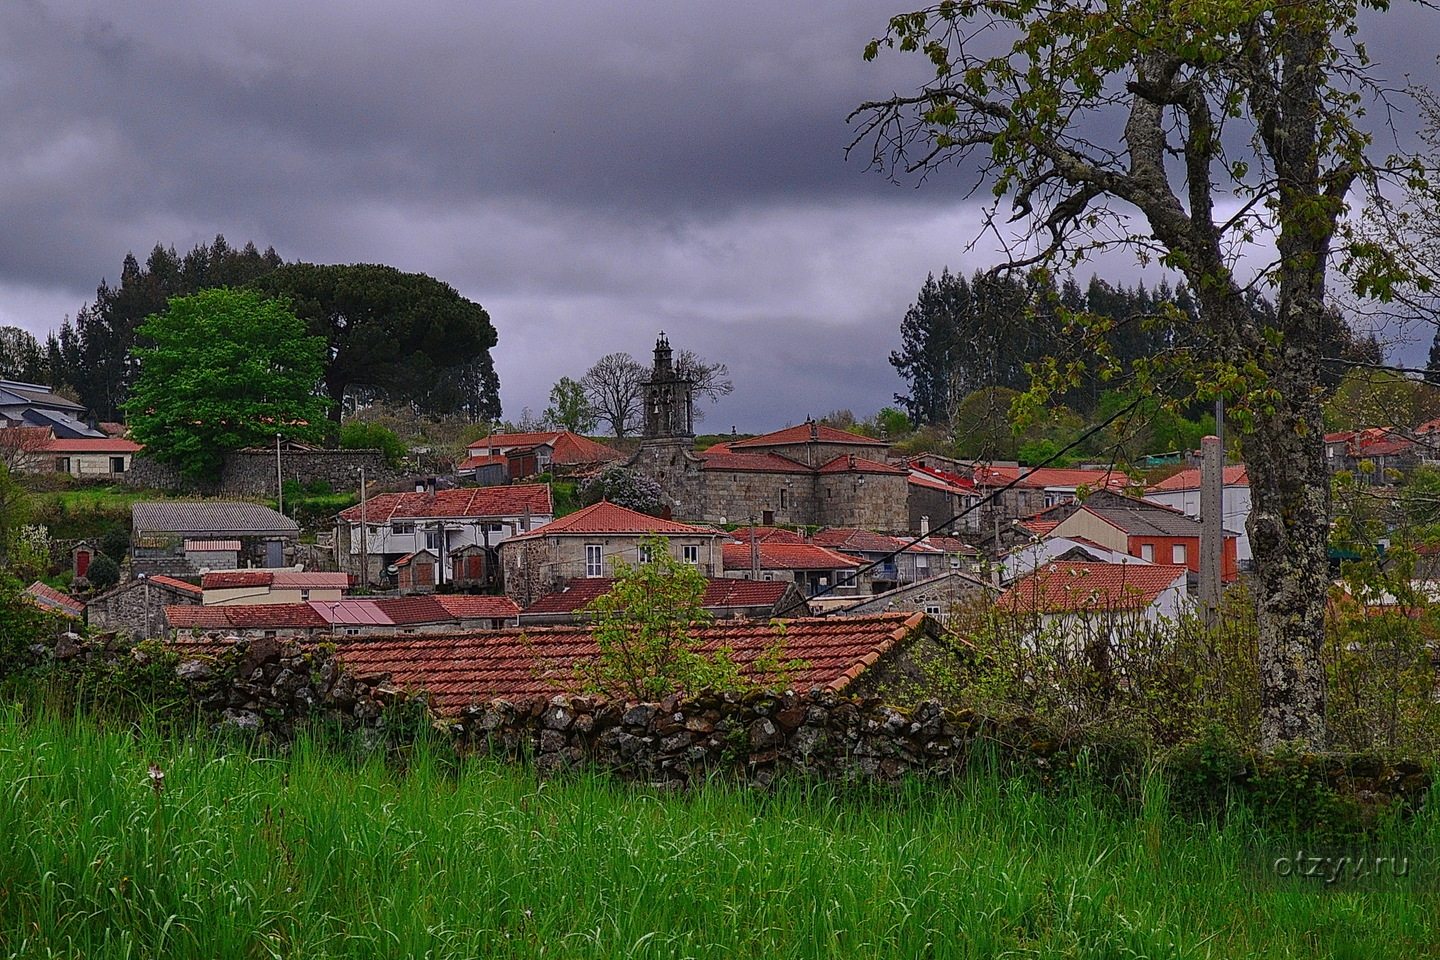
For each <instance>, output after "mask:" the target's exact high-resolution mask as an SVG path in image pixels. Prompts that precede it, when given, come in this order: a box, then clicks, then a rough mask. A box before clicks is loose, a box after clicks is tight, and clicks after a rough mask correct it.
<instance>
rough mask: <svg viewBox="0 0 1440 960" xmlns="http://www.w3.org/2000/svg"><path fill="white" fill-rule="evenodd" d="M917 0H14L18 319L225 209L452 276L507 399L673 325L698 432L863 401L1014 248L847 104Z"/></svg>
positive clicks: (4, 133)
mask: <svg viewBox="0 0 1440 960" xmlns="http://www.w3.org/2000/svg"><path fill="white" fill-rule="evenodd" d="M899 9H900V8H899V7H896V8H894V9H892V8H891V7H890V6H889V5H887V4H884V3H881V4H876V3H873V2H860V0H831V2H828V3H824V4H820V3H814V2H796V3H788V4H787V3H774V2H752V0H731V2H727V3H722V4H699V3H693V2H669V3H660V2H635V0H593V2H587V3H584V4H578V3H571V2H565V0H560V2H554V3H546V4H539V3H533V2H513V0H490V2H481V3H476V2H474V0H412V2H410V3H405V4H400V3H395V2H393V0H347V2H344V3H341V2H338V0H299V2H297V0H284V2H281V0H247V2H239V3H237V2H230V3H214V2H202V0H143V2H142V0H103V2H95V0H3V3H0V224H3V225H4V229H3V230H0V324H9V325H14V326H19V327H23V328H25V329H27V330H30V331H31V332H33V333H35V334H36V335H37V336H42V337H43V335H44V334H46V333H47V332H49V331H50V330H53V329H54V328H56V327H58V325H59V323H60V322H61V320H62V319H63V318H64V317H65V316H67V315H73V314H74V313H75V311H76V310H77V309H79V308H80V307H81V306H82V305H83V304H84V303H86V302H87V301H89V300H91V299H93V297H94V291H95V287H96V285H97V284H98V283H99V282H100V280H101V279H102V278H107V279H109V280H110V281H112V282H113V281H115V280H116V279H117V277H118V274H119V269H120V263H121V261H122V259H123V258H124V256H125V254H126V253H127V252H130V251H133V252H135V253H136V255H137V256H138V257H139V258H140V259H141V260H142V261H143V260H144V258H145V255H146V253H147V252H148V251H149V250H150V248H151V247H153V246H154V245H155V243H157V242H160V243H163V244H165V245H167V246H171V245H173V246H174V247H175V248H176V249H177V250H178V251H180V252H181V253H184V252H185V251H186V250H188V249H189V248H191V247H192V246H194V245H195V244H197V243H201V242H208V241H209V240H211V239H212V238H213V237H214V236H215V235H216V234H223V235H224V236H225V237H226V239H227V240H229V241H230V242H231V244H232V245H236V246H239V245H241V244H243V243H245V242H246V241H254V242H255V243H256V244H257V245H258V246H259V247H261V248H262V249H263V248H265V247H266V246H273V247H274V248H275V249H276V251H277V252H278V253H279V254H280V255H281V256H282V257H283V258H285V259H286V260H305V261H309V262H315V263H359V262H366V263H386V264H390V265H393V266H395V267H398V268H400V269H403V270H409V271H418V272H423V273H428V274H430V275H432V276H434V277H437V278H439V279H441V280H444V281H446V282H447V283H449V284H451V285H452V286H454V287H455V288H456V289H457V290H459V291H460V293H461V294H463V295H464V296H466V297H469V298H470V299H472V300H475V301H476V302H478V303H480V304H481V305H483V306H484V307H485V308H486V310H487V311H488V312H489V313H490V316H491V318H492V320H493V322H494V324H495V327H496V329H497V331H498V334H499V345H498V346H497V347H496V349H495V351H494V358H495V363H496V367H497V370H498V372H499V375H500V383H501V400H502V403H503V405H504V409H505V415H506V416H507V417H508V418H512V419H514V418H517V417H518V416H519V415H520V413H521V411H522V409H523V408H525V407H530V408H532V409H533V410H535V411H537V412H538V411H539V410H541V409H542V408H543V407H544V406H545V404H546V398H547V394H548V392H549V389H550V386H551V384H552V383H554V381H555V380H557V379H558V378H559V377H561V376H571V377H575V378H579V377H580V376H581V375H582V374H583V373H584V372H585V370H586V369H587V368H588V367H589V365H590V364H591V363H593V362H594V361H595V360H596V359H598V358H599V357H600V356H602V355H604V354H606V353H611V352H615V351H623V352H626V353H630V354H632V355H634V356H635V357H636V358H638V359H640V360H642V362H647V363H648V360H649V354H650V350H651V349H652V348H653V346H654V342H655V338H656V335H657V334H658V333H659V332H661V331H664V332H665V333H666V334H667V335H668V337H669V339H670V342H671V343H672V345H673V346H675V347H676V348H677V349H684V348H688V349H692V350H695V351H696V352H697V353H699V354H700V355H701V356H702V357H704V358H706V359H707V360H709V361H712V362H723V363H725V364H727V365H728V366H729V369H730V373H731V377H732V379H733V381H734V384H735V391H734V393H733V394H732V395H731V396H729V397H726V398H724V399H722V400H720V401H719V402H718V403H715V404H713V405H709V404H706V405H703V412H704V413H705V415H706V416H705V419H704V421H703V422H702V424H701V429H702V430H705V431H712V432H726V431H729V430H730V429H731V428H732V427H735V428H738V429H739V430H740V431H742V432H758V431H762V430H769V429H775V428H779V427H783V426H785V425H787V424H791V423H799V422H801V421H803V420H805V419H806V418H807V417H811V416H814V417H819V416H823V415H825V414H827V413H829V412H831V411H835V410H840V409H849V410H851V411H853V412H854V413H855V414H856V415H857V416H860V417H864V416H867V415H869V414H872V413H874V412H875V411H876V410H878V409H879V408H880V407H882V406H885V405H887V404H890V403H892V402H893V395H894V394H895V393H896V392H898V391H903V384H902V382H901V381H900V380H899V379H898V377H897V376H896V374H895V371H894V370H893V368H892V367H891V366H890V364H889V362H888V357H889V353H890V351H891V350H893V349H896V348H897V347H898V346H899V324H900V320H901V318H902V316H903V315H904V312H905V310H906V307H907V306H908V305H909V304H910V303H911V302H913V300H914V298H915V295H916V293H917V291H918V290H919V288H920V286H921V284H922V283H923V282H924V280H925V277H926V275H927V274H928V273H931V272H934V273H939V271H940V270H941V269H943V268H946V267H948V268H949V269H951V270H952V271H961V272H965V273H969V272H971V271H973V270H975V269H978V268H983V267H989V266H991V265H993V264H994V263H996V262H998V259H999V255H998V253H997V252H996V251H995V250H994V249H992V248H989V247H987V246H985V245H983V244H979V245H972V243H971V241H972V240H974V239H975V237H976V235H977V232H978V228H979V224H980V216H981V204H982V203H983V200H984V197H983V195H982V196H980V197H976V196H974V195H972V194H971V193H970V192H969V190H968V182H967V181H965V180H964V179H963V177H962V176H960V175H959V173H958V172H955V173H947V174H945V175H942V176H938V177H936V178H933V179H932V180H930V181H929V182H927V183H925V184H923V185H920V186H918V187H917V186H916V185H915V184H914V183H903V184H898V185H897V184H894V183H891V182H889V181H888V180H887V179H886V178H885V177H883V176H881V175H879V174H878V173H876V172H874V171H869V170H867V169H866V166H865V164H864V162H863V158H857V159H851V160H848V161H847V160H846V158H845V155H844V151H845V146H846V145H847V143H849V141H850V138H851V128H850V127H848V126H847V125H846V122H845V118H846V115H847V114H848V113H849V112H850V111H851V110H852V109H853V108H854V107H855V106H856V105H857V104H859V103H860V102H862V101H864V100H867V99H875V98H879V97H884V96H886V95H888V94H890V93H892V92H897V91H898V92H910V91H911V90H913V89H914V88H915V87H916V86H917V85H918V84H919V83H921V82H923V80H924V79H925V75H926V73H927V68H926V65H925V63H924V62H923V61H922V60H920V59H919V58H917V57H913V56H911V57H902V56H898V55H892V56H882V57H881V58H880V59H879V60H878V61H877V62H873V63H866V62H864V61H863V59H862V57H861V51H862V49H863V47H864V45H865V43H866V42H867V41H868V40H870V39H871V38H872V37H874V36H876V35H878V34H879V33H880V32H882V31H883V29H884V26H885V20H886V17H887V16H888V14H890V13H893V12H897V11H898V10H899ZM1365 27H1366V31H1365V36H1366V39H1367V44H1368V47H1369V51H1370V54H1371V56H1372V58H1373V59H1374V60H1375V61H1376V71H1377V73H1378V74H1379V75H1380V76H1383V77H1386V78H1389V79H1391V80H1392V81H1394V82H1395V83H1397V84H1398V83H1400V82H1402V80H1403V77H1404V76H1405V75H1406V74H1408V75H1410V77H1411V79H1415V80H1422V81H1426V80H1429V79H1431V78H1432V77H1434V75H1435V73H1436V68H1435V44H1434V42H1433V38H1434V37H1436V36H1440V13H1433V12H1427V11H1424V10H1422V9H1420V8H1419V7H1418V6H1413V5H1412V6H1403V7H1397V8H1396V10H1394V11H1392V12H1391V13H1390V14H1387V15H1386V16H1384V17H1372V18H1370V20H1369V21H1368V22H1367V23H1366V25H1365ZM1396 123H1397V129H1399V130H1401V132H1402V134H1408V131H1409V129H1410V128H1412V127H1413V126H1414V125H1415V124H1414V118H1413V117H1410V116H1405V115H1401V116H1399V117H1397V119H1396ZM1094 269H1095V271H1097V272H1099V273H1100V274H1101V275H1102V276H1105V277H1107V278H1110V279H1112V280H1115V281H1121V282H1134V281H1135V280H1138V279H1142V278H1144V279H1147V280H1149V281H1150V282H1153V281H1154V280H1156V279H1159V275H1158V274H1154V273H1153V272H1152V273H1151V274H1148V275H1147V274H1144V273H1141V272H1139V271H1138V270H1137V268H1136V267H1135V266H1134V265H1133V264H1132V263H1131V262H1130V260H1129V259H1128V258H1119V259H1115V260H1113V261H1107V262H1105V263H1103V264H1095V265H1094ZM1088 275H1089V272H1088V271H1087V272H1085V273H1084V274H1083V276H1082V277H1081V279H1082V280H1083V279H1088ZM1424 339H1425V342H1426V344H1427V345H1428V334H1427V335H1426V336H1425V338H1424Z"/></svg>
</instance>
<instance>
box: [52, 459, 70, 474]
mask: <svg viewBox="0 0 1440 960" xmlns="http://www.w3.org/2000/svg"><path fill="white" fill-rule="evenodd" d="M55 472H56V473H69V472H70V458H69V457H56V458H55Z"/></svg>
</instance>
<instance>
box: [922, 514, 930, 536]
mask: <svg viewBox="0 0 1440 960" xmlns="http://www.w3.org/2000/svg"><path fill="white" fill-rule="evenodd" d="M928 536H930V518H929V517H921V518H920V539H922V540H923V539H925V538H926V537H928Z"/></svg>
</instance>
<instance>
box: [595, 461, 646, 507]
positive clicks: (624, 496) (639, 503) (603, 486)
mask: <svg viewBox="0 0 1440 960" xmlns="http://www.w3.org/2000/svg"><path fill="white" fill-rule="evenodd" d="M601 500H609V501H610V502H611V503H614V504H618V505H619V506H622V507H625V508H626V509H628V510H637V511H639V512H640V513H648V514H651V515H654V514H657V513H659V512H660V505H661V504H660V500H661V492H660V484H659V483H657V482H656V481H655V480H654V479H652V478H651V477H648V476H646V475H645V474H643V473H637V472H636V471H634V470H631V469H630V468H628V467H626V466H623V465H621V464H613V465H611V466H608V467H606V468H605V469H604V470H601V471H600V472H599V473H597V474H595V475H594V476H593V477H591V478H590V479H589V480H587V481H585V483H584V485H583V486H581V488H580V503H581V505H582V506H586V507H588V506H590V505H591V504H593V503H599V502H600V501H601Z"/></svg>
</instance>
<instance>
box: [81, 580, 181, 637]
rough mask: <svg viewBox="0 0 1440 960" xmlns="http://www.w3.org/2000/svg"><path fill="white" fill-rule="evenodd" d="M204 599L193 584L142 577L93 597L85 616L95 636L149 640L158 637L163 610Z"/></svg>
mask: <svg viewBox="0 0 1440 960" xmlns="http://www.w3.org/2000/svg"><path fill="white" fill-rule="evenodd" d="M204 599H205V592H204V591H203V590H202V589H201V588H200V587H198V586H196V585H195V584H193V583H187V582H185V581H184V580H177V579H176V578H174V577H167V576H163V575H157V576H146V575H144V574H141V575H140V576H138V577H135V578H133V579H130V580H126V581H123V582H122V583H120V584H119V585H117V586H115V587H113V588H111V589H110V590H107V591H105V592H104V593H102V594H100V595H99V596H97V597H95V598H93V599H92V600H91V601H90V602H89V603H87V604H86V605H85V616H86V621H87V622H88V623H89V625H90V629H91V630H93V631H96V632H98V633H112V632H113V633H118V634H122V635H124V636H127V637H132V638H134V639H137V640H148V639H151V638H153V637H158V636H160V635H161V633H162V631H163V629H164V626H165V608H166V607H173V606H187V607H191V606H193V607H198V606H200V605H201V604H202V603H203V602H204Z"/></svg>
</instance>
